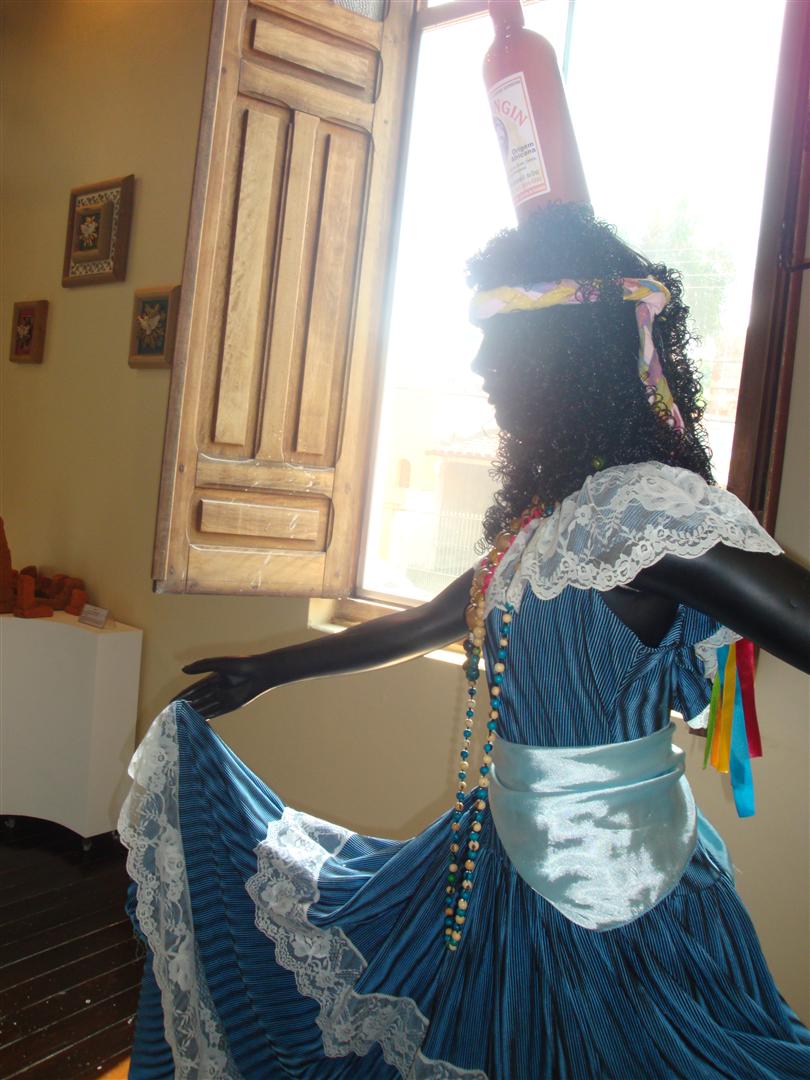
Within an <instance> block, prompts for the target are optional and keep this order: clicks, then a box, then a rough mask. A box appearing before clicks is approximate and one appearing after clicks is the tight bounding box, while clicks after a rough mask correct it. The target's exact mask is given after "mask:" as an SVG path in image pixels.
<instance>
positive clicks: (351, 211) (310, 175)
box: [154, 0, 413, 596]
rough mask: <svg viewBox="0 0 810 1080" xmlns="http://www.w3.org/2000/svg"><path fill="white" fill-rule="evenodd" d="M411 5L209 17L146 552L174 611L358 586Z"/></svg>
mask: <svg viewBox="0 0 810 1080" xmlns="http://www.w3.org/2000/svg"><path fill="white" fill-rule="evenodd" d="M412 18H413V5H412V4H411V3H410V2H407V3H404V2H396V3H392V4H388V5H387V10H386V11H385V18H383V19H382V20H380V21H375V20H374V19H372V18H367V17H365V16H363V15H360V14H355V13H353V12H351V11H349V10H347V9H346V8H345V7H342V6H339V5H338V4H335V3H333V2H331V0H307V2H306V3H301V2H300V0H252V2H251V3H248V2H247V0H217V3H216V5H215V9H214V17H213V24H212V32H211V46H210V51H209V62H208V72H207V77H206V88H205V101H204V109H203V120H202V126H201V132H200V143H199V147H198V155H197V164H196V171H195V179H194V190H193V196H192V210H191V218H190V224H189V237H188V243H187V249H186V261H185V266H184V271H183V292H182V299H181V305H180V312H179V317H178V331H177V345H176V350H175V361H174V370H173V374H172V386H171V395H170V403H169V416H168V420H167V430H166V445H165V452H164V461H163V475H162V483H161V496H160V507H159V513H158V528H157V538H156V548H155V561H154V577H155V585H156V588H157V589H158V590H159V591H163V592H214V593H260V594H261V593H264V594H275V595H278V594H285V595H321V596H338V595H342V594H345V593H347V592H348V591H349V590H350V589H351V586H352V585H353V576H354V572H355V567H356V555H357V548H358V543H359V531H360V526H361V512H362V505H361V503H362V498H363V494H364V491H365V487H366V479H367V478H366V469H367V465H368V460H369V442H370V439H369V435H370V427H371V424H370V417H371V415H372V412H373V398H374V384H375V379H376V374H377V370H378V368H379V361H380V350H379V344H380V324H381V313H382V309H383V306H384V305H383V293H384V283H385V281H386V279H387V269H388V263H389V258H390V233H391V218H392V205H393V201H394V195H395V186H396V179H397V167H398V158H399V153H400V141H401V139H400V136H401V128H402V115H401V114H402V111H403V105H404V101H405V98H406V94H405V85H406V72H407V67H408V60H409V56H408V53H409V49H410V42H411V37H412V35H411V23H412Z"/></svg>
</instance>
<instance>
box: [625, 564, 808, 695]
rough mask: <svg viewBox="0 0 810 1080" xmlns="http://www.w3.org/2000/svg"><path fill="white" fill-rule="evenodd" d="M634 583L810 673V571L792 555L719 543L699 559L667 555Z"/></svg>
mask: <svg viewBox="0 0 810 1080" xmlns="http://www.w3.org/2000/svg"><path fill="white" fill-rule="evenodd" d="M633 585H634V586H635V587H638V588H643V589H648V590H649V591H650V592H655V593H659V594H660V595H662V596H666V597H668V598H670V599H672V600H677V601H679V602H680V603H683V604H687V605H688V606H689V607H694V608H697V609H698V610H699V611H705V612H706V614H708V615H713V616H714V617H715V618H716V619H718V620H719V621H720V622H721V623H723V624H724V625H725V626H728V627H729V628H730V629H732V630H735V631H736V632H737V633H738V634H742V635H743V637H747V638H750V639H751V641H753V642H755V643H756V644H757V645H761V646H762V648H763V649H765V650H766V651H767V652H769V653H772V654H773V655H774V656H777V657H779V659H780V660H784V661H785V662H786V663H788V664H792V665H793V666H794V667H797V668H799V669H800V670H801V671H805V672H807V673H808V674H810V572H808V571H807V570H805V569H804V568H803V567H802V566H800V565H799V564H798V563H796V562H794V561H793V560H792V559H789V558H788V557H787V555H766V554H764V553H761V552H752V551H740V550H739V549H737V548H731V547H726V545H725V544H717V545H716V547H713V548H711V549H710V550H709V551H707V552H706V553H705V555H701V556H699V557H698V558H696V559H682V558H680V557H678V556H675V555H666V556H665V557H664V558H663V559H661V560H660V562H657V563H656V564H655V565H654V566H651V567H649V568H648V569H647V570H643V571H642V572H641V573H640V574H639V575H638V577H637V578H636V579H635V581H634V582H633Z"/></svg>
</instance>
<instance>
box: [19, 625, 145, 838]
mask: <svg viewBox="0 0 810 1080" xmlns="http://www.w3.org/2000/svg"><path fill="white" fill-rule="evenodd" d="M142 637H143V633H142V631H141V630H137V629H135V628H134V627H132V626H126V625H124V624H123V623H115V622H113V621H112V620H109V621H108V625H107V626H105V627H104V629H102V630H96V629H94V628H93V627H90V626H83V625H81V624H80V623H79V622H78V619H77V617H76V616H74V615H66V614H65V613H64V612H60V611H58V612H55V613H54V615H53V617H52V618H50V619H17V618H15V617H14V616H13V615H0V813H2V814H7V815H15V814H18V815H25V816H28V817H37V818H44V819H45V820H47V821H55V822H57V823H58V824H60V825H65V826H67V828H69V829H73V831H74V832H77V833H78V834H79V835H80V836H83V837H88V836H95V835H97V834H98V833H103V832H109V831H111V830H112V829H114V828H115V827H116V822H117V819H118V811H119V809H120V807H121V803H122V802H123V800H124V796H125V795H126V791H127V785H128V781H127V765H128V763H129V759H130V757H131V756H132V752H133V749H134V744H135V723H136V718H137V706H138V683H139V677H140V664H141V639H142Z"/></svg>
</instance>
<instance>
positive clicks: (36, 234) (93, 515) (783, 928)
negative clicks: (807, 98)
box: [0, 0, 810, 1019]
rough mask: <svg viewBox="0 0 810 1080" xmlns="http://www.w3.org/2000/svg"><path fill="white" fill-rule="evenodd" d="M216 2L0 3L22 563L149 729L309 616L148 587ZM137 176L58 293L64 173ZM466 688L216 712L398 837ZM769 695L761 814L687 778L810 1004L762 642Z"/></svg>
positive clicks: (777, 698) (802, 520)
mask: <svg viewBox="0 0 810 1080" xmlns="http://www.w3.org/2000/svg"><path fill="white" fill-rule="evenodd" d="M209 17H210V3H209V0H173V2H166V0H163V2H153V0H120V2H119V0H106V2H102V3H99V2H89V0H62V2H54V0H38V2H36V3H29V2H25V0H22V2H19V0H12V2H6V3H5V4H4V5H3V18H4V25H3V35H2V57H1V58H0V59H2V69H3V76H2V77H3V86H2V91H3V102H4V104H3V125H4V127H3V132H2V150H3V170H4V174H3V188H2V200H3V205H2V212H3V216H2V267H1V270H2V279H1V280H0V286H1V288H2V303H1V304H0V316H1V318H0V345H2V347H3V348H4V349H5V348H6V347H7V341H8V337H9V333H10V328H9V319H10V313H11V304H12V303H13V301H14V300H20V299H24V300H31V299H41V298H47V299H48V300H49V301H50V304H51V311H50V318H49V326H48V337H47V343H46V350H45V362H44V364H43V365H42V366H41V367H39V368H35V367H31V368H29V367H23V366H20V365H12V364H9V363H8V362H7V360H6V359H5V357H4V356H3V357H0V380H1V381H0V400H1V401H2V441H1V442H0V513H2V514H3V516H4V517H5V519H6V528H7V533H8V537H9V541H10V544H11V548H12V555H13V558H14V562H15V565H17V566H19V565H22V564H24V563H29V562H34V563H38V564H41V565H43V566H46V567H49V568H51V569H62V570H68V571H70V572H71V573H75V574H79V575H82V576H84V577H85V578H86V579H87V581H88V582H89V584H90V587H91V589H92V594H93V598H94V599H95V600H96V601H97V602H98V603H100V604H103V605H104V606H106V607H109V608H110V609H111V611H112V612H113V614H114V616H115V617H116V618H118V619H120V620H122V621H124V622H129V623H132V624H134V625H136V626H141V627H143V629H144V658H143V673H142V691H141V708H140V720H139V730H140V732H141V733H142V732H143V731H144V730H145V726H146V724H147V723H148V722H149V719H150V718H151V717H152V716H153V715H154V714H155V713H156V712H157V711H158V710H159V709H160V708H161V707H162V705H163V704H164V703H165V702H166V700H167V699H168V698H169V697H170V696H172V695H173V694H175V693H177V692H178V691H179V690H180V689H181V687H182V686H183V685H184V682H185V680H184V678H183V676H182V675H181V674H180V672H179V667H180V665H181V664H183V663H185V662H187V661H189V660H190V659H193V658H196V657H199V656H203V655H215V654H217V653H222V652H246V651H255V650H256V649H258V648H268V647H270V646H273V645H280V644H283V643H285V642H288V641H293V640H300V639H302V638H303V637H305V636H306V635H307V634H308V633H309V631H308V630H307V628H306V620H307V603H306V602H305V601H303V600H283V599H282V600H271V599H264V598H258V597H257V598H245V599H237V598H228V597H196V596H195V597H177V596H156V595H154V594H153V593H152V592H151V583H150V562H151V550H152V535H153V527H154V517H155V508H156V501H157V491H158V478H159V471H160V458H161V450H162V437H163V424H164V416H165V409H166V400H167V393H168V381H169V376H168V372H160V371H157V372H155V371H134V370H132V369H130V368H129V367H128V366H127V362H126V356H127V346H128V334H129V320H130V315H131V308H132V293H133V290H134V289H135V288H139V287H142V286H146V285H155V284H164V283H172V282H178V281H179V280H180V274H181V268H182V257H183V246H184V239H185V228H186V220H187V215H188V205H189V196H190V191H191V178H192V171H193V165H194V147H195V142H196V135H197V123H198V120H199V109H200V98H201V90H202V82H203V75H204V67H205V53H206V43H207V34H208V23H209ZM128 172H133V173H134V174H135V176H136V178H137V180H136V185H137V186H136V195H135V214H134V220H133V229H132V240H131V248H130V259H129V269H128V273H127V280H126V282H124V283H121V284H114V285H104V286H95V287H87V288H79V289H72V290H68V289H62V288H61V287H60V277H61V263H62V254H63V244H64V234H65V226H66V212H67V202H68V192H69V190H70V188H71V187H74V186H77V185H79V184H84V183H89V182H92V181H94V180H102V179H106V178H108V177H112V176H117V175H123V174H125V173H128ZM806 301H807V302H806V304H805V308H806V309H807V310H810V300H808V299H807V298H806ZM809 369H810V363H809V362H808V342H807V338H806V337H805V339H804V342H803V345H802V348H801V349H800V357H799V362H798V364H797V371H796V386H795V390H794V403H795V404H794V408H793V412H792V416H791V430H790V440H789V443H790V445H789V448H788V462H787V472H786V478H785V497H784V498H783V500H782V509H781V511H780V518H779V529H778V535H779V537H780V539H781V540H782V542H783V543H785V544H786V545H787V546H789V547H790V548H791V549H792V551H793V552H794V553H796V554H799V555H801V556H803V557H804V558H805V559H807V558H808V555H809V554H810V553H808V531H810V530H808V514H810V499H809V498H808V489H807V470H806V465H807V461H808V456H809V455H808V425H807V402H808V373H809ZM462 695H463V687H462V684H461V681H460V676H459V673H458V671H456V670H452V669H450V668H449V667H448V666H447V665H445V664H442V663H439V662H437V661H433V660H420V661H414V662H413V663H410V664H407V665H403V666H402V667H400V668H396V669H389V670H388V671H382V672H377V673H370V674H367V675H363V676H355V677H353V678H341V679H334V680H329V681H326V682H316V683H304V684H300V685H298V686H292V687H286V688H283V689H281V690H278V691H276V692H275V693H274V694H272V695H269V696H268V697H266V698H264V699H263V700H261V701H259V702H256V703H254V704H253V705H252V706H249V707H248V708H246V709H244V710H243V711H242V712H240V713H238V714H236V715H234V716H231V717H227V718H224V719H223V720H221V721H220V722H218V724H217V728H218V730H219V731H220V732H221V733H222V734H223V736H224V737H225V738H226V739H227V740H228V741H229V742H230V743H231V745H232V746H233V747H234V748H235V749H236V750H237V752H238V753H240V754H241V755H242V756H243V757H244V758H245V759H246V760H247V761H248V762H249V764H251V765H252V766H253V767H254V768H255V769H256V770H257V771H258V772H260V773H261V774H262V775H263V776H265V777H266V778H268V779H269V780H270V781H271V782H272V783H273V784H274V786H276V787H277V788H278V789H279V791H280V793H281V794H282V795H283V796H284V797H285V798H286V799H288V800H289V801H291V802H294V803H295V804H296V805H298V806H301V807H302V808H304V809H308V810H310V811H314V812H315V813H319V814H322V815H324V816H329V817H331V818H334V819H335V820H338V821H341V822H343V823H345V824H347V825H349V826H351V827H354V828H358V829H362V830H364V831H367V832H372V833H377V834H382V835H400V836H402V835H407V834H409V833H410V832H412V831H413V830H415V829H417V828H419V827H420V826H421V825H422V824H424V823H425V822H426V821H428V820H429V819H430V818H431V817H432V816H434V815H435V814H436V813H438V812H439V811H440V810H441V809H443V808H444V807H445V806H446V805H447V801H448V794H449V791H450V790H451V785H450V783H449V777H450V776H451V775H452V772H451V762H452V756H453V753H454V750H455V737H456V733H457V728H458V724H457V717H458V715H459V709H460V706H461V703H462V700H463V696H462ZM760 701H761V712H762V721H763V728H764V737H765V744H766V754H767V756H766V758H765V759H764V761H762V762H760V763H758V764H757V765H756V766H755V769H756V780H757V788H758V796H759V803H760V811H759V813H758V816H757V817H756V818H755V819H754V820H753V821H748V822H738V821H737V820H736V819H735V817H734V813H733V809H732V808H731V807H730V803H729V798H728V794H727V792H725V791H724V789H723V786H722V783H721V782H720V781H719V780H718V778H717V777H716V776H715V775H713V774H712V775H704V774H702V773H701V772H700V770H699V768H697V767H696V766H697V761H696V760H692V761H691V765H692V770H691V775H692V778H693V780H694V782H695V787H696V789H697V791H698V796H699V800H700V801H701V803H702V804H703V805H704V807H705V808H706V810H707V812H708V813H709V814H710V816H711V818H712V819H713V820H714V822H715V824H717V825H718V827H719V828H720V829H721V831H723V833H724V834H725V835H726V837H727V839H728V841H729V843H730V846H731V849H732V854H733V856H734V859H735V862H736V863H737V866H738V869H739V884H740V889H741V891H742V893H743V896H744V897H745V899H746V902H747V903H748V904H749V907H750V910H751V912H752V915H753V918H754V921H755V923H756V925H757V928H758V930H759V932H760V934H761V936H762V939H763V942H764V944H765V948H766V952H767V955H768V958H769V961H770V963H771V966H772V968H773V970H774V972H775V974H776V976H777V980H778V982H779V984H780V986H781V988H782V990H783V992H784V994H785V996H786V997H787V998H788V999H789V1000H790V1001H792V1002H793V1003H794V1006H795V1007H796V1008H797V1009H798V1010H799V1011H800V1012H801V1013H802V1015H803V1016H804V1017H805V1018H806V1019H810V987H808V969H807V960H806V958H807V956H808V953H810V942H809V941H808V924H809V923H810V912H808V870H807V866H808V860H807V855H808V712H809V711H810V709H809V705H810V699H809V691H808V680H807V679H805V678H804V677H802V676H800V675H798V674H797V673H795V672H793V671H791V670H790V669H788V668H786V667H785V666H784V665H782V664H779V663H778V662H776V661H773V660H771V659H770V658H768V657H765V658H764V659H763V662H762V665H761V673H760ZM696 757H697V755H696V748H695V747H694V746H690V758H692V759H696Z"/></svg>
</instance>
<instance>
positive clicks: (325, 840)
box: [247, 807, 487, 1080]
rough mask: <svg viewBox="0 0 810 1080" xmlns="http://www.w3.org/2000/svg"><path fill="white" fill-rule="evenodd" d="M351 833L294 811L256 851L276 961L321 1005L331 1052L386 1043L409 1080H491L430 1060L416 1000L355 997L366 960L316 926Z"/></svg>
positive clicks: (265, 927) (260, 915)
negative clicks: (327, 881) (313, 915)
mask: <svg viewBox="0 0 810 1080" xmlns="http://www.w3.org/2000/svg"><path fill="white" fill-rule="evenodd" d="M352 835H353V834H352V833H350V832H348V831H347V830H346V829H342V828H341V827H340V826H339V825H332V824H330V823H329V822H326V821H321V820H320V819H319V818H315V817H311V816H310V815H309V814H304V813H302V812H300V811H297V810H293V809H291V808H290V807H287V808H285V810H284V813H283V814H282V816H281V818H280V819H279V820H278V821H273V822H271V823H270V825H269V827H268V829H267V838H266V839H265V840H264V841H262V843H261V844H259V846H258V847H257V848H256V856H257V865H258V871H257V873H256V874H255V876H254V877H252V878H251V879H250V881H248V882H247V891H248V893H249V894H250V896H251V898H252V899H253V902H254V903H255V905H256V926H257V927H258V928H259V930H261V931H262V933H264V934H266V935H267V937H269V938H270V940H271V941H273V942H274V944H275V947H276V960H277V962H278V963H279V964H281V965H282V967H285V968H287V970H288V971H291V972H293V974H294V975H295V982H296V986H297V988H298V992H299V993H300V994H303V995H305V996H306V997H311V998H314V999H315V1000H316V1001H317V1002H318V1004H319V1005H320V1014H319V1016H318V1026H319V1027H320V1029H321V1031H322V1033H323V1046H324V1053H325V1054H326V1056H327V1057H343V1056H344V1055H346V1054H349V1053H354V1054H357V1056H358V1057H362V1056H363V1055H364V1054H367V1053H368V1051H369V1050H370V1049H371V1048H372V1046H373V1045H374V1043H379V1044H380V1046H381V1047H382V1051H383V1056H384V1058H385V1060H386V1061H387V1062H388V1064H389V1065H391V1066H392V1067H393V1068H395V1069H396V1070H397V1071H398V1072H399V1074H400V1076H402V1077H405V1078H406V1080H487V1078H486V1075H485V1074H484V1073H483V1072H479V1071H469V1070H465V1069H459V1068H457V1067H456V1066H454V1065H451V1064H449V1063H448V1062H446V1061H436V1060H432V1059H429V1058H426V1057H424V1055H423V1054H422V1053H421V1046H422V1044H423V1042H424V1039H425V1035H426V1033H427V1029H428V1020H427V1017H425V1016H423V1014H422V1013H421V1012H420V1011H419V1008H418V1007H417V1005H416V1002H415V1001H413V1000H412V999H411V998H408V997H392V996H390V995H388V994H379V993H372V994H358V993H356V992H355V990H354V989H353V988H354V986H355V985H356V983H357V980H358V979H359V978H360V976H361V975H362V973H363V971H364V970H365V968H366V966H367V964H366V961H365V959H364V958H363V956H362V955H361V954H360V952H359V951H358V950H357V949H356V948H355V946H354V945H353V944H352V942H351V941H350V940H349V938H348V937H347V936H346V935H345V934H344V933H343V931H342V930H341V929H340V928H339V927H334V928H332V927H330V928H329V929H321V928H320V927H317V926H313V925H312V924H311V923H310V922H309V920H308V918H307V912H308V910H309V908H310V906H311V905H312V904H313V903H315V902H317V900H318V897H319V892H318V877H319V875H320V873H321V869H322V867H323V865H324V863H325V862H326V861H327V859H329V858H330V857H332V856H336V855H338V854H339V853H340V851H341V849H342V847H343V846H344V844H345V843H346V841H347V840H348V839H349V837H350V836H352Z"/></svg>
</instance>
